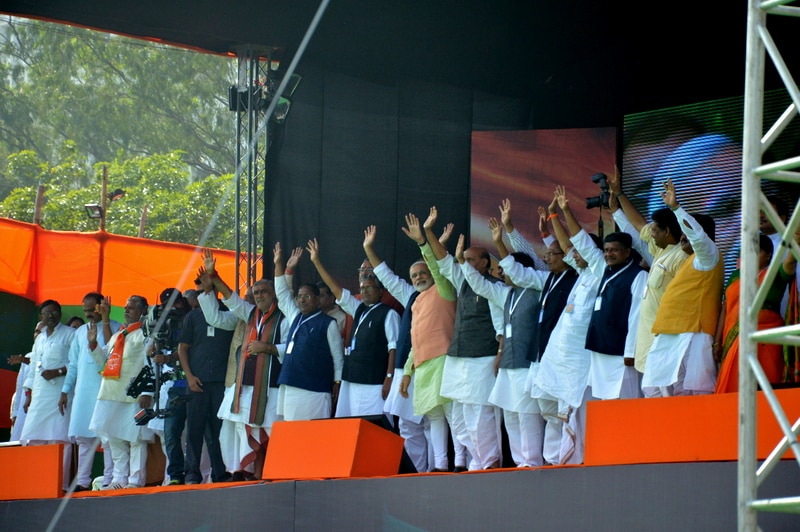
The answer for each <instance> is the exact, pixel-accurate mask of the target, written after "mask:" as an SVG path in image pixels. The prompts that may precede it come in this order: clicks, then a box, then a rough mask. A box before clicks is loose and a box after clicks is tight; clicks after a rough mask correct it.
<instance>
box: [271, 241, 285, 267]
mask: <svg viewBox="0 0 800 532" xmlns="http://www.w3.org/2000/svg"><path fill="white" fill-rule="evenodd" d="M272 263H273V264H283V251H282V250H281V243H280V242H275V245H274V246H273V247H272Z"/></svg>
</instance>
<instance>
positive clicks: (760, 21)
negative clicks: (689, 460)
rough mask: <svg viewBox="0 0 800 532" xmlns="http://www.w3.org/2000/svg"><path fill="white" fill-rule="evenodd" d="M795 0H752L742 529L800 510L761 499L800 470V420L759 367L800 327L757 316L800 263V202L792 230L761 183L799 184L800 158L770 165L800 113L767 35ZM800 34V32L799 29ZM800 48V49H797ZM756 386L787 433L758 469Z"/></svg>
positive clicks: (795, 342) (791, 498) (795, 499)
mask: <svg viewBox="0 0 800 532" xmlns="http://www.w3.org/2000/svg"><path fill="white" fill-rule="evenodd" d="M792 3H796V0H770V1H766V2H761V1H758V0H748V16H747V63H746V72H745V76H746V79H745V98H744V132H743V135H744V154H743V164H742V257H741V279H742V281H741V301H742V302H744V303H743V304H742V305H741V308H740V313H739V324H740V330H739V342H740V346H739V347H740V359H739V375H740V379H739V418H740V424H739V463H738V507H737V512H738V524H739V530H742V531H748V532H749V531H756V530H758V519H757V518H758V512H759V511H774V512H791V513H798V512H800V486H798V488H797V490H798V493H796V494H787V496H786V497H781V498H772V499H758V488H759V486H761V485H762V484H763V482H764V480H765V479H766V477H767V476H768V475H769V473H770V472H771V471H772V470H773V469H774V467H775V465H776V464H777V462H778V461H779V460H780V459H781V458H782V457H783V456H784V455H785V454H786V452H787V451H788V450H790V449H791V451H792V453H793V454H794V457H795V460H796V461H797V462H798V465H800V444H798V441H797V434H798V432H799V431H800V420H795V422H794V424H792V423H791V422H790V421H789V419H788V418H787V416H786V414H785V412H784V410H783V407H782V406H781V404H780V402H779V401H778V399H777V397H776V394H775V392H774V391H773V389H772V386H771V385H770V383H769V381H768V380H767V378H766V376H765V374H764V371H763V369H762V368H761V365H760V364H759V362H758V356H757V351H756V345H757V342H760V343H771V344H781V345H791V346H800V324H799V325H790V326H785V327H779V328H776V329H770V330H762V331H759V330H758V326H757V319H758V311H759V310H760V308H761V305H762V304H763V302H764V299H765V297H766V293H767V289H768V287H769V286H770V284H771V282H772V280H773V279H774V278H775V276H776V275H777V273H778V268H779V266H780V263H781V258H782V257H783V256H784V254H785V252H786V251H787V249H788V252H789V253H792V254H794V256H795V257H798V258H800V247H798V245H797V244H796V243H795V241H794V234H795V232H796V231H797V230H798V226H800V208H798V207H800V204H798V205H796V206H795V208H794V211H793V214H792V216H791V218H790V219H789V221H788V223H787V224H786V225H784V224H783V222H782V221H781V219H780V218H779V217H778V214H777V212H776V211H775V209H774V208H772V205H771V204H770V202H769V201H768V200H767V198H766V196H765V195H764V193H763V192H762V190H761V183H762V180H764V181H781V182H790V183H800V172H798V171H796V169H797V168H798V167H800V154H796V156H794V157H790V158H788V159H784V160H780V161H775V162H771V163H769V164H764V163H763V162H762V156H763V154H764V152H765V151H766V150H767V149H768V148H769V147H770V146H771V145H772V144H773V143H774V142H775V139H776V138H778V137H779V136H780V135H781V133H782V132H783V131H784V130H785V129H786V127H787V126H788V124H789V123H790V122H791V121H792V120H793V119H795V118H796V116H797V114H798V109H800V91H798V88H797V84H796V83H795V81H794V79H793V78H792V75H791V73H790V72H789V69H788V67H787V65H786V63H785V62H784V60H783V58H782V57H781V54H780V51H779V50H778V47H777V45H776V44H775V41H774V40H773V39H772V37H771V35H770V33H769V31H768V30H767V19H768V17H770V18H771V17H778V16H780V17H800V7H795V6H790V5H788V4H792ZM798 30H800V27H798ZM792 44H793V45H796V43H792ZM765 52H766V53H765ZM767 55H768V56H769V59H770V60H771V62H772V65H773V66H774V67H775V69H776V70H777V72H778V75H779V76H780V79H781V80H782V82H783V85H784V87H785V89H786V91H787V92H788V94H789V96H790V97H791V101H792V103H791V104H790V105H789V106H788V108H787V109H786V110H785V112H784V113H783V114H782V115H781V116H780V117H779V118H778V120H776V122H775V123H774V124H764V123H763V117H764V73H765V66H766V57H767ZM760 211H763V212H764V213H765V215H766V216H767V218H768V219H769V220H770V222H772V225H773V226H774V227H775V228H776V229H777V230H778V232H780V233H781V235H782V244H781V246H780V248H778V249H776V250H775V252H774V254H773V260H772V263H771V264H770V265H769V268H768V270H767V273H766V277H765V279H764V281H763V283H762V284H761V286H760V287H759V286H758V283H757V277H758V273H759V271H758V270H759V268H758V250H759V245H758V233H759V213H760ZM756 384H758V386H760V388H761V390H763V394H764V396H765V398H766V400H767V402H768V403H769V406H770V408H771V411H772V414H773V415H774V416H775V419H776V420H777V422H778V425H779V426H780V427H781V430H782V431H783V434H784V437H783V439H782V440H781V441H780V442H778V444H777V445H776V447H775V449H774V450H773V451H772V452H771V453H770V455H769V456H768V457H767V459H766V460H765V461H764V462H763V463H762V464H761V465H760V466H758V467H757V463H756V462H757V458H756V430H757V426H756Z"/></svg>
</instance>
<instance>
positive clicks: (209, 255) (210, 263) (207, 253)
mask: <svg viewBox="0 0 800 532" xmlns="http://www.w3.org/2000/svg"><path fill="white" fill-rule="evenodd" d="M216 266H217V259H215V258H214V253H213V252H212V251H211V250H210V249H208V248H205V249H204V250H203V267H204V268H205V269H206V272H208V274H209V275H211V276H212V277H213V276H214V272H215V271H216Z"/></svg>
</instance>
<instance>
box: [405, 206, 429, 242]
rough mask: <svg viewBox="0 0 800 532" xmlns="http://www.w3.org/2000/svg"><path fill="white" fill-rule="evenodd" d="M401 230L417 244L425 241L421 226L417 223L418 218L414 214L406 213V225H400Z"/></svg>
mask: <svg viewBox="0 0 800 532" xmlns="http://www.w3.org/2000/svg"><path fill="white" fill-rule="evenodd" d="M401 229H402V230H403V232H404V233H405V234H406V236H407V237H408V238H410V239H411V240H413V241H414V242H416V243H417V244H419V245H420V246H421V245H423V244H424V243H425V235H424V234H423V233H422V228H421V227H420V225H419V218H417V217H416V215H414V214H411V213H409V214H406V227H401Z"/></svg>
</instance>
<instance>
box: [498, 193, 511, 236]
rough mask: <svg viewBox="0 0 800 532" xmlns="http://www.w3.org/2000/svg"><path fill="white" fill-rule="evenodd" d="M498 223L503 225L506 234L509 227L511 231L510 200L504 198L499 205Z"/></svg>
mask: <svg viewBox="0 0 800 532" xmlns="http://www.w3.org/2000/svg"><path fill="white" fill-rule="evenodd" d="M500 221H501V222H502V223H503V226H505V228H506V232H509V233H510V232H511V231H509V227H511V228H512V230H513V227H514V226H513V225H512V223H511V200H510V199H508V198H506V199H504V200H503V201H502V202H501V203H500Z"/></svg>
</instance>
